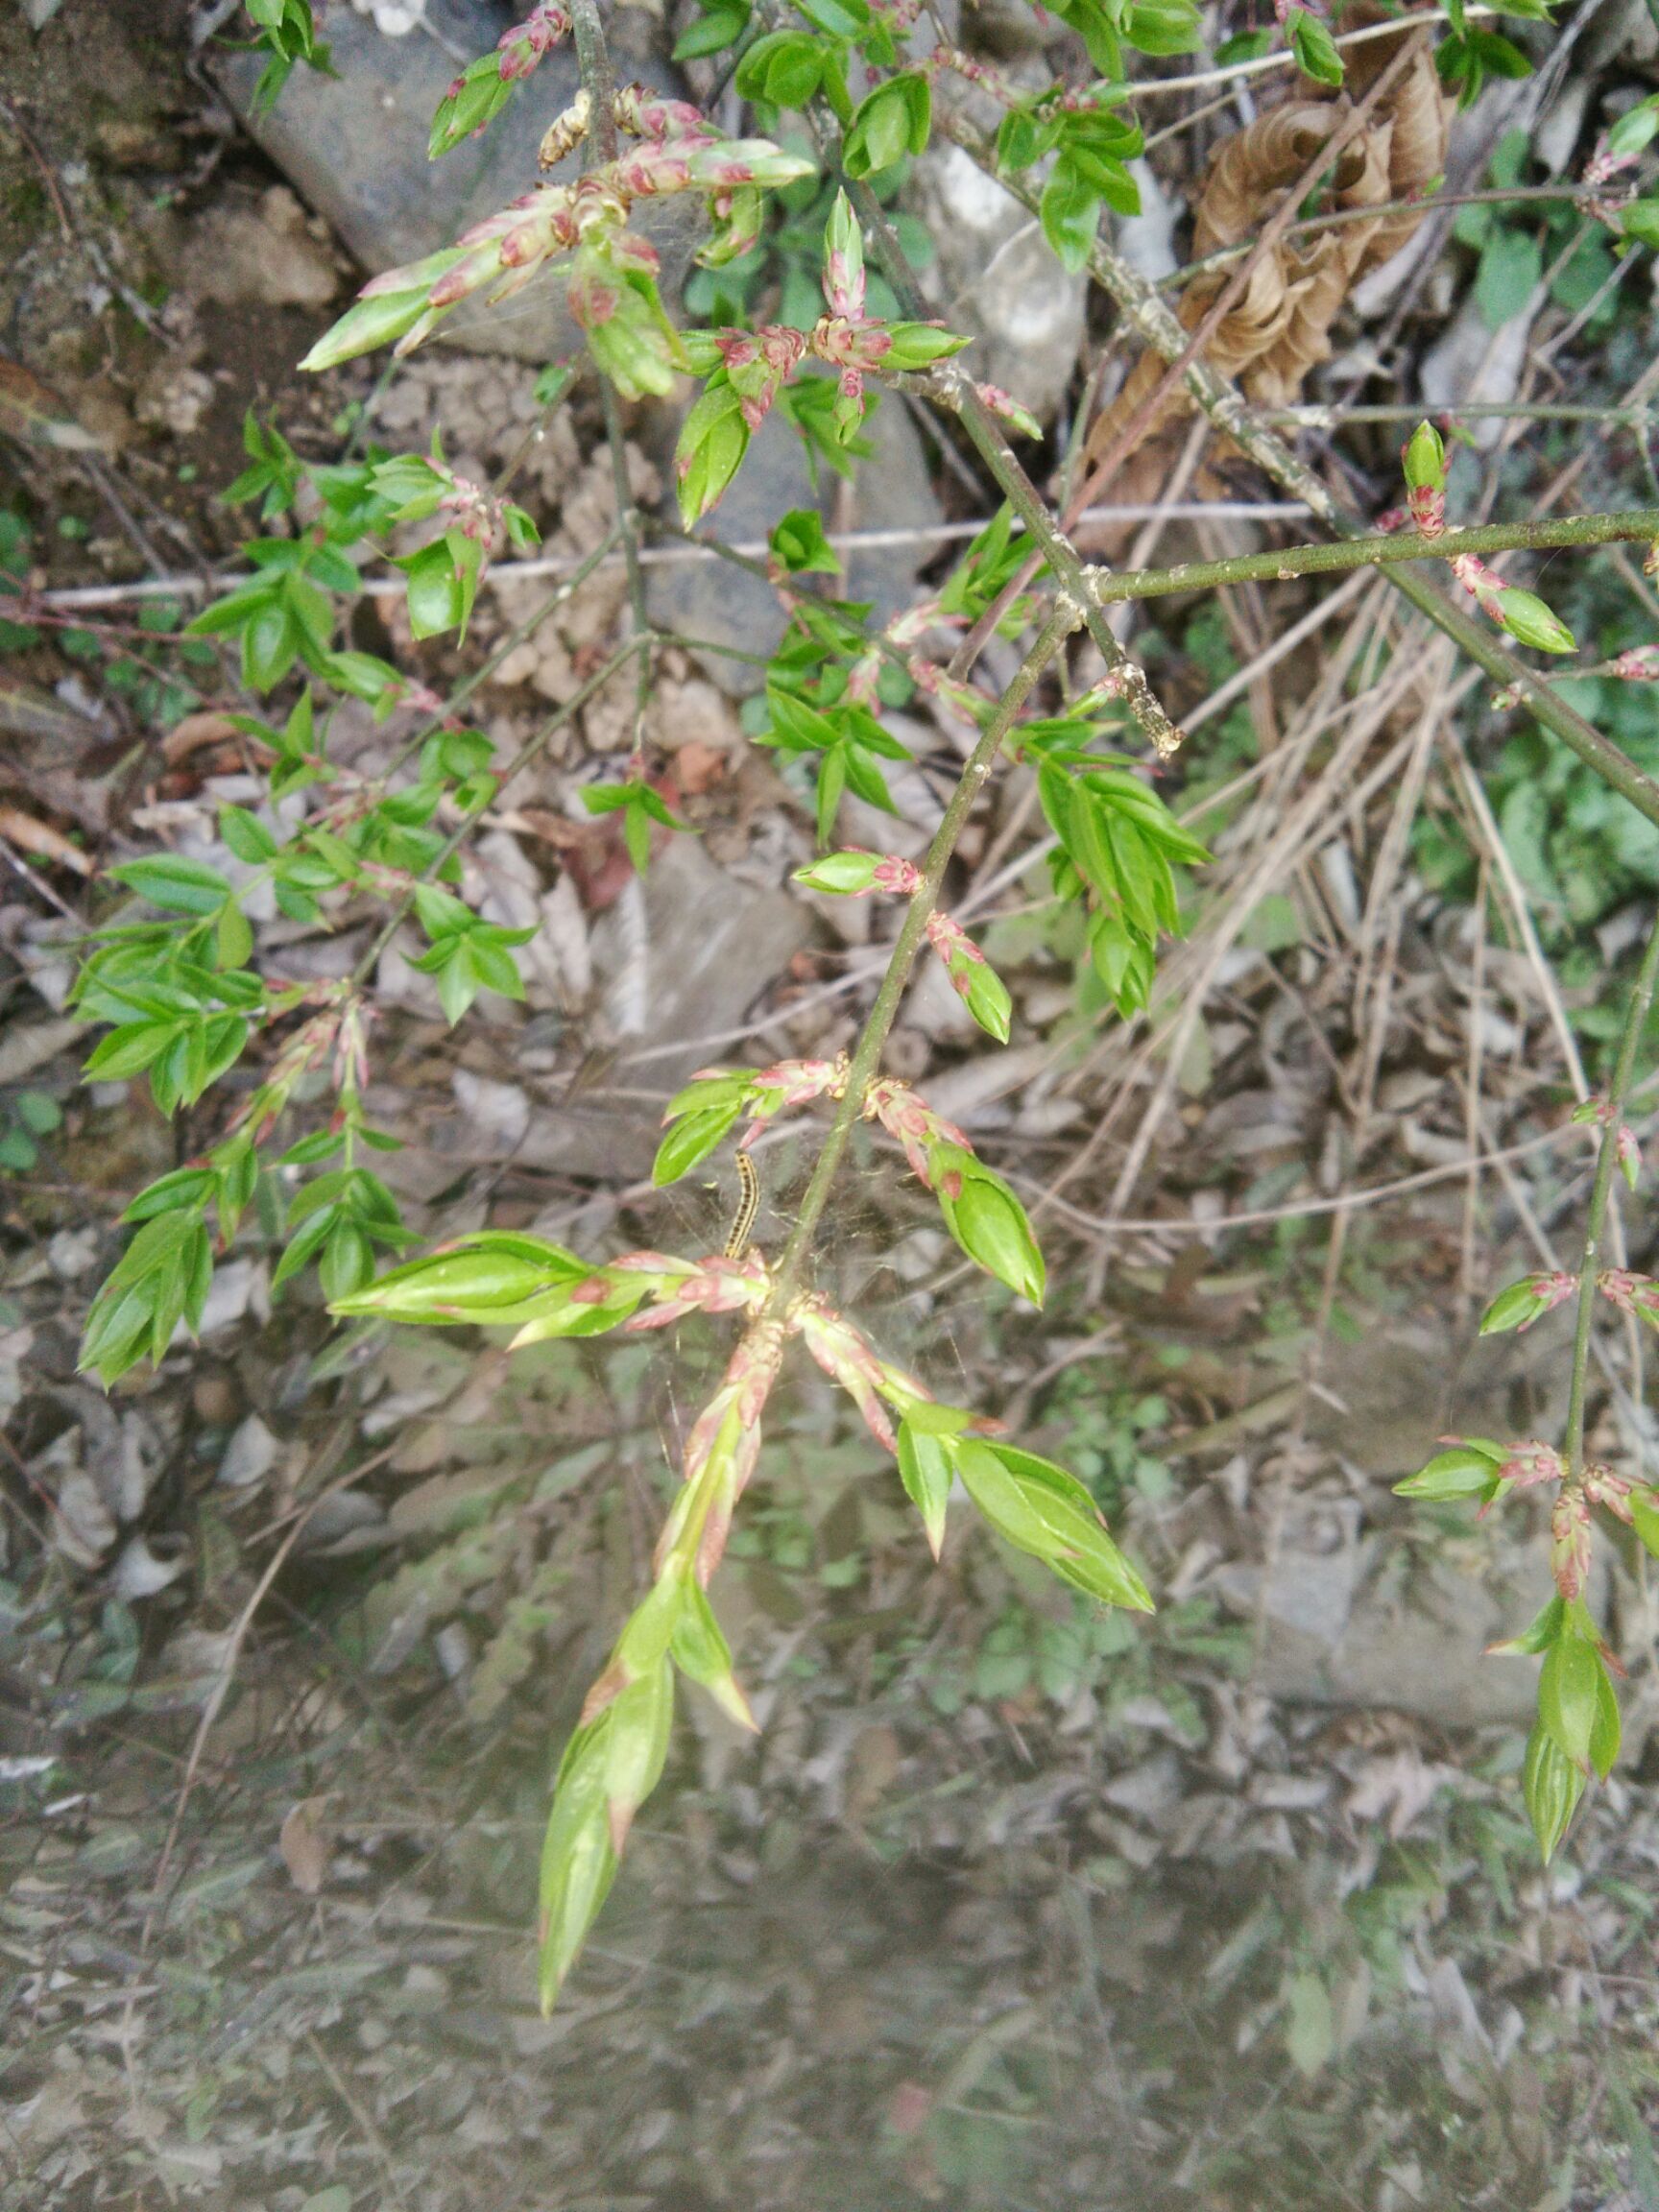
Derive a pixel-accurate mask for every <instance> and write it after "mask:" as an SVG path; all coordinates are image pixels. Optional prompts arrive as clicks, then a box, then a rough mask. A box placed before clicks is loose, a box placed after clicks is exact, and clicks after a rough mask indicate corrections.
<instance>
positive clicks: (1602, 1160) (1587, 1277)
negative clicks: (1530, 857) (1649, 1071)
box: [1567, 916, 1659, 1488]
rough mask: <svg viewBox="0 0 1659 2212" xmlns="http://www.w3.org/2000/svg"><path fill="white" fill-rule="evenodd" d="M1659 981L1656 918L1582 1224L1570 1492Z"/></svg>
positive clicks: (1578, 1464)
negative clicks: (1628, 1101)
mask: <svg viewBox="0 0 1659 2212" xmlns="http://www.w3.org/2000/svg"><path fill="white" fill-rule="evenodd" d="M1656 982H1659V916H1656V917H1655V919H1654V921H1653V923H1652V924H1651V926H1650V928H1649V933H1648V938H1647V947H1646V949H1645V950H1644V951H1643V954H1642V965H1641V967H1640V968H1639V969H1638V970H1637V971H1636V981H1635V983H1634V985H1633V986H1632V988H1631V992H1630V1003H1629V1005H1628V1006H1627V1007H1626V1008H1625V1010H1624V1028H1623V1034H1622V1035H1621V1037H1620V1039H1619V1057H1618V1060H1617V1061H1616V1062H1615V1063H1614V1068H1613V1080H1612V1082H1611V1083H1610V1084H1609V1086H1608V1089H1607V1120H1606V1124H1605V1126H1604V1127H1603V1129H1602V1131H1601V1148H1600V1150H1599V1152H1598V1153H1597V1155H1596V1179H1595V1181H1594V1183H1593V1184H1592V1185H1591V1187H1590V1211H1589V1214H1588V1217H1587V1219H1586V1221H1585V1224H1584V1257H1583V1259H1582V1260H1581V1261H1580V1262H1579V1265H1578V1305H1577V1310H1576V1314H1575V1326H1574V1331H1573V1375H1572V1381H1571V1383H1569V1385H1568V1393H1567V1482H1568V1484H1569V1485H1571V1486H1572V1487H1574V1488H1577V1487H1578V1486H1579V1485H1581V1484H1582V1482H1583V1479H1584V1399H1585V1386H1586V1382H1587V1379H1588V1376H1589V1372H1590V1338H1591V1335H1592V1333H1593V1331H1594V1328H1595V1323H1596V1299H1597V1295H1598V1293H1597V1289H1596V1277H1597V1275H1598V1273H1599V1268H1598V1266H1597V1262H1598V1260H1599V1258H1600V1249H1601V1228H1602V1224H1603V1222H1604V1221H1605V1219H1606V1217H1607V1201H1608V1199H1609V1198H1610V1197H1611V1196H1612V1194H1613V1174H1614V1170H1615V1168H1616V1167H1617V1166H1618V1162H1619V1124H1620V1123H1621V1122H1622V1121H1623V1118H1624V1100H1625V1097H1626V1095H1627V1094H1628V1093H1629V1089H1630V1078H1631V1076H1632V1075H1633V1073H1634V1072H1635V1068H1636V1051H1637V1047H1638V1046H1640V1044H1641V1042H1642V1032H1643V1029H1644V1028H1645V1027H1646V1026H1647V1009H1648V1007H1649V1006H1650V1005H1651V1004H1652V1002H1653V987H1654V984H1655V983H1656Z"/></svg>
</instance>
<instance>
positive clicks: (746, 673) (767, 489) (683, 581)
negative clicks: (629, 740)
mask: <svg viewBox="0 0 1659 2212" xmlns="http://www.w3.org/2000/svg"><path fill="white" fill-rule="evenodd" d="M867 435H868V437H869V439H870V442H871V445H873V446H874V448H875V450H874V451H873V452H872V453H871V454H870V456H869V458H868V459H867V460H864V461H860V462H859V464H858V466H857V469H856V471H855V473H854V480H853V485H852V496H851V499H850V500H847V501H845V503H843V497H842V492H843V487H842V484H841V480H840V478H839V477H836V476H832V475H830V474H829V471H828V470H825V471H823V476H822V481H821V483H820V485H819V489H818V491H817V492H814V491H813V489H812V478H811V474H810V472H809V470H808V469H807V466H806V453H805V446H804V445H802V443H801V440H800V439H799V438H798V437H797V435H796V433H795V431H794V430H793V429H792V428H791V426H790V425H789V423H787V422H786V421H784V420H783V418H782V417H781V415H780V414H778V413H776V412H774V413H772V414H770V415H768V416H767V418H766V420H765V421H763V422H762V423H761V425H760V427H759V429H758V431H757V433H756V435H755V437H754V439H753V441H752V443H751V445H750V447H749V451H748V453H747V454H746V455H745V456H744V461H743V466H742V468H741V469H738V471H737V476H736V480H735V482H734V483H733V486H732V488H731V490H730V491H729V492H728V493H727V494H726V496H725V498H724V499H722V500H721V502H720V504H719V506H718V507H716V508H715V510H714V512H713V514H712V515H710V516H709V517H708V519H707V520H706V521H705V522H704V523H703V524H702V526H701V528H700V530H699V535H700V536H702V537H705V538H719V539H720V540H722V541H723V542H725V543H726V544H728V545H742V544H748V545H755V544H760V543H763V542H764V541H765V538H766V535H767V533H768V531H770V530H771V529H772V528H773V526H774V525H775V524H776V523H777V522H778V521H779V520H780V519H781V517H783V516H784V515H786V514H787V513H788V512H789V511H790V509H791V508H797V507H816V508H818V510H819V512H820V513H821V514H822V515H823V517H824V523H825V527H826V529H830V530H838V529H852V530H900V529H902V530H917V529H923V530H925V529H926V528H928V527H929V526H930V525H931V524H933V523H935V522H937V521H938V519H939V502H938V500H937V499H936V498H935V497H934V493H933V486H932V482H931V480H930V477H929V474H928V469H927V457H926V452H925V450H924V448H923V444H922V438H921V434H920V433H919V432H918V430H917V428H916V425H915V423H914V422H913V421H911V419H910V417H909V415H908V413H907V412H906V411H905V408H904V404H903V402H902V400H900V399H898V398H895V397H886V398H884V399H883V400H882V402H881V404H880V406H879V407H878V409H877V410H876V413H875V415H874V417H873V418H872V419H871V421H870V424H869V428H868V431H867ZM670 450H671V449H670ZM663 463H664V474H665V475H667V476H669V477H670V479H671V476H672V463H671V461H670V460H669V458H668V453H667V452H666V451H665V452H664V455H663ZM935 550H936V548H935V547H934V546H933V545H932V544H931V543H930V542H927V541H921V540H918V541H916V542H913V543H908V544H902V545H883V546H874V547H869V548H867V549H863V550H860V551H855V552H853V553H851V554H850V555H848V556H847V557H846V559H847V567H846V574H845V577H844V578H843V580H842V581H841V582H840V583H839V584H837V585H836V586H835V591H836V595H837V596H838V597H840V598H845V599H858V600H864V601H867V602H869V603H871V604H872V605H873V606H874V609H875V613H874V615H873V617H872V619H873V620H874V621H875V622H877V623H878V624H879V623H883V622H886V621H889V620H890V619H891V618H892V617H893V616H894V615H895V614H897V613H900V611H901V610H902V608H904V607H906V606H908V605H909V603H910V600H911V598H912V597H913V595H914V592H915V588H916V573H917V570H918V569H919V568H920V567H921V565H922V564H923V562H924V561H926V560H927V559H928V558H929V556H930V555H931V554H932V553H933V552H934V551H935ZM649 604H650V610H651V619H652V620H653V621H654V622H657V623H661V626H662V627H663V628H664V629H666V630H676V631H680V632H682V633H684V634H685V636H687V637H707V638H710V639H713V640H715V641H717V642H718V643H720V644H722V645H732V646H735V647H736V648H738V650H740V651H741V652H744V653H759V654H764V653H770V652H771V650H772V649H773V647H774V646H775V645H776V644H777V642H778V639H779V637H781V634H782V630H783V610H782V608H781V605H780V603H779V600H778V597H777V594H776V593H775V592H774V591H773V590H772V589H770V587H769V586H767V585H765V584H763V583H761V582H760V580H759V578H758V577H754V576H745V575H744V574H743V573H742V572H741V570H739V569H737V568H734V567H733V566H732V565H731V564H730V563H729V562H724V561H699V562H685V563H680V564H676V565H673V566H672V567H661V568H654V569H652V571H651V573H650V583H649ZM698 658H699V659H700V660H701V661H702V662H703V664H704V666H705V667H706V668H707V670H708V673H709V677H710V679H711V680H712V681H713V682H714V683H716V684H718V685H720V687H721V689H722V690H724V691H725V692H726V693H727V694H728V695H729V696H730V697H732V698H733V699H743V698H747V697H748V696H749V695H750V693H752V692H755V691H758V690H759V689H760V687H761V685H762V683H763V682H764V678H765V672H764V670H763V669H761V668H760V667H758V666H757V665H754V664H752V663H750V662H748V661H731V660H728V659H727V658H726V657H725V656H724V655H723V654H719V653H707V654H701V655H699V657H698Z"/></svg>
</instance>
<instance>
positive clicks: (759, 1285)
mask: <svg viewBox="0 0 1659 2212" xmlns="http://www.w3.org/2000/svg"><path fill="white" fill-rule="evenodd" d="M645 1257H648V1258H649V1257H654V1255H645ZM611 1264H612V1267H613V1269H621V1268H626V1267H627V1265H628V1262H627V1261H625V1260H613V1262H611ZM672 1264H673V1265H674V1267H675V1268H676V1269H678V1270H681V1272H680V1273H679V1275H678V1279H677V1280H664V1281H661V1282H660V1283H659V1284H658V1285H657V1286H656V1287H655V1288H654V1289H653V1292H652V1295H653V1297H654V1298H655V1299H656V1300H657V1301H658V1303H657V1304H656V1305H655V1306H653V1307H652V1309H651V1310H650V1311H649V1312H644V1313H636V1314H635V1315H634V1316H633V1318H632V1319H631V1320H629V1321H627V1322H625V1323H624V1324H623V1326H624V1328H625V1329H627V1330H629V1331H630V1332H631V1333H632V1334H636V1335H640V1334H644V1333H645V1332H646V1331H648V1330H651V1329H666V1328H669V1327H671V1326H672V1324H673V1323H674V1322H676V1321H683V1320H684V1319H685V1316H686V1314H688V1313H740V1312H745V1311H752V1310H754V1309H755V1308H757V1307H759V1306H763V1305H764V1304H765V1302H766V1299H767V1296H768V1294H769V1293H770V1291H771V1288H772V1279H771V1277H770V1276H769V1275H768V1273H767V1271H766V1262H765V1261H764V1260H762V1259H761V1257H760V1255H759V1254H758V1253H757V1252H746V1253H745V1254H744V1256H743V1258H742V1259H741V1260H728V1259H727V1258H726V1256H725V1254H724V1253H721V1252H713V1253H710V1254H709V1258H708V1259H707V1260H700V1261H699V1262H697V1263H696V1265H695V1266H691V1265H688V1264H687V1263H686V1262H685V1261H676V1262H672ZM644 1271H645V1272H656V1271H655V1270H644Z"/></svg>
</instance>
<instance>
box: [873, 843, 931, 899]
mask: <svg viewBox="0 0 1659 2212" xmlns="http://www.w3.org/2000/svg"><path fill="white" fill-rule="evenodd" d="M873 888H874V889H875V890H877V891H881V892H884V893H885V894H886V895H887V897H888V898H890V899H913V898H914V897H915V896H916V894H917V892H918V891H920V890H921V888H922V871H921V869H920V868H918V867H917V866H916V863H915V862H914V861H913V860H904V859H902V858H901V857H900V856H899V854H897V853H884V854H882V855H881V858H880V859H879V860H878V862H877V863H876V877H875V882H874V885H873Z"/></svg>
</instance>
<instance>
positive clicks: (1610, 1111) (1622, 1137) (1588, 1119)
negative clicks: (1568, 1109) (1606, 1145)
mask: <svg viewBox="0 0 1659 2212" xmlns="http://www.w3.org/2000/svg"><path fill="white" fill-rule="evenodd" d="M1569 1118H1570V1119H1571V1120H1573V1121H1576V1122H1580V1123H1594V1124H1595V1125H1596V1126H1597V1127H1598V1128H1601V1129H1612V1130H1613V1132H1614V1135H1613V1157H1614V1158H1615V1159H1616V1160H1617V1161H1618V1163H1619V1169H1620V1172H1621V1173H1622V1174H1623V1178H1624V1180H1625V1182H1626V1183H1627V1184H1628V1185H1629V1186H1630V1188H1631V1190H1635V1188H1636V1186H1637V1183H1638V1182H1639V1181H1640V1180H1641V1175H1642V1147H1641V1145H1640V1144H1639V1143H1638V1142H1636V1132H1635V1130H1634V1129H1632V1128H1631V1126H1630V1124H1629V1122H1628V1121H1620V1122H1618V1125H1617V1127H1616V1128H1615V1108H1614V1105H1613V1101H1612V1099H1611V1098H1586V1099H1585V1101H1584V1103H1583V1105H1582V1106H1575V1108H1574V1109H1573V1112H1572V1114H1571V1115H1570V1117H1569ZM1609 1295H1611V1293H1609Z"/></svg>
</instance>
